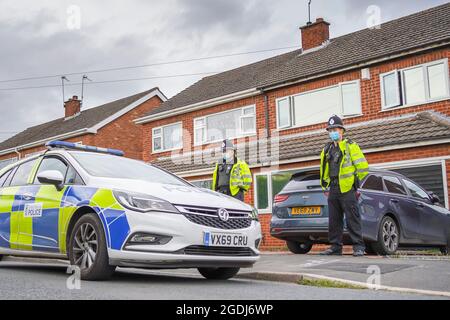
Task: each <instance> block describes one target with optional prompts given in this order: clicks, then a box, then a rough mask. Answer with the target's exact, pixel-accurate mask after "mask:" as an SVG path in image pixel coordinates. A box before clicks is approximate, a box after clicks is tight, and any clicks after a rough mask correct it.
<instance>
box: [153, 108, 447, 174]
mask: <svg viewBox="0 0 450 320" xmlns="http://www.w3.org/2000/svg"><path fill="white" fill-rule="evenodd" d="M346 137H347V138H350V139H352V140H354V141H355V142H357V143H358V144H359V146H360V147H361V149H362V150H363V151H364V150H366V149H369V148H377V147H386V146H393V145H400V144H406V143H415V142H418V141H420V142H424V141H430V140H441V139H450V118H449V117H446V116H444V115H442V114H440V113H436V112H434V111H424V112H420V113H418V114H409V115H405V116H402V117H398V118H391V119H380V120H376V121H370V122H366V123H360V124H354V125H353V126H350V127H348V128H347V131H346ZM328 141H329V138H328V135H327V134H326V132H325V131H324V132H316V133H313V134H306V135H305V134H303V135H298V136H291V137H280V141H279V145H278V147H275V148H274V151H273V152H271V150H270V149H271V146H270V144H266V143H265V141H258V142H256V143H247V144H246V145H245V152H244V153H245V156H244V157H242V158H243V159H245V160H246V161H247V162H248V163H249V164H250V165H252V164H253V165H261V164H262V163H265V162H267V161H268V160H270V161H277V160H279V161H282V160H291V159H298V158H305V157H314V156H315V157H318V156H319V154H320V152H321V150H322V148H323V147H324V145H325V144H326V143H327V142H328ZM238 150H240V149H239V148H238ZM266 150H268V151H267V152H266ZM242 151H243V150H242ZM210 153H211V151H210V150H209V151H204V154H205V155H206V156H205V158H204V159H206V160H209V161H199V159H202V158H201V156H196V157H195V159H196V161H193V160H192V155H191V154H188V155H186V156H181V157H180V158H176V160H174V159H171V158H170V157H165V158H160V159H158V160H157V161H154V162H153V163H154V164H156V165H158V166H160V167H163V168H165V169H167V170H169V171H171V172H174V173H180V172H188V171H192V170H203V169H205V170H206V169H211V170H212V163H214V162H215V161H217V158H218V157H219V156H220V152H217V154H216V156H208V155H209V154H210ZM258 154H262V155H264V156H262V157H260V159H256V157H255V155H258ZM266 155H267V156H266Z"/></svg>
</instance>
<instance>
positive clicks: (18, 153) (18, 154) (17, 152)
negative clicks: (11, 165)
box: [14, 148, 21, 160]
mask: <svg viewBox="0 0 450 320" xmlns="http://www.w3.org/2000/svg"><path fill="white" fill-rule="evenodd" d="M14 152H15V153H16V154H17V160H20V158H21V156H20V152H19V150H17V148H16V149H14Z"/></svg>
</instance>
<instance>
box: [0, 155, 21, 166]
mask: <svg viewBox="0 0 450 320" xmlns="http://www.w3.org/2000/svg"><path fill="white" fill-rule="evenodd" d="M14 162H17V157H14V158H9V159H4V160H0V169H3V168H4V167H6V166H9V165H10V164H12V163H14Z"/></svg>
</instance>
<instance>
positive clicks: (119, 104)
mask: <svg viewBox="0 0 450 320" xmlns="http://www.w3.org/2000/svg"><path fill="white" fill-rule="evenodd" d="M166 100H167V98H166V97H165V96H164V95H163V94H162V92H161V91H160V90H159V89H158V88H153V89H150V90H147V91H144V92H141V93H138V94H135V95H132V96H129V97H126V98H122V99H119V100H116V101H112V102H109V103H106V104H104V105H101V106H98V107H94V108H90V109H86V110H81V101H80V100H78V97H76V96H74V97H73V98H71V99H69V100H68V101H66V102H65V104H64V109H65V110H64V111H65V116H64V117H62V118H59V119H56V120H52V121H49V122H46V123H43V124H40V125H37V126H34V127H30V128H28V129H26V130H24V131H22V132H20V133H18V134H16V135H15V136H13V137H11V138H9V139H7V140H5V141H3V142H1V143H0V169H1V168H3V167H5V166H6V165H8V164H10V163H12V162H15V161H17V160H18V159H20V158H24V157H27V156H30V155H32V154H35V153H38V152H42V151H43V150H45V146H44V145H45V143H46V142H48V141H51V140H65V141H70V142H80V143H83V144H86V145H96V146H102V147H108V148H116V149H121V150H124V151H125V155H126V156H128V157H131V158H136V159H140V158H141V155H142V130H141V128H140V127H139V126H138V125H136V124H135V123H134V122H133V120H134V119H136V118H138V117H140V116H142V115H144V114H146V113H147V112H149V111H151V110H152V109H154V108H156V107H158V106H159V105H160V104H161V103H162V102H163V101H166Z"/></svg>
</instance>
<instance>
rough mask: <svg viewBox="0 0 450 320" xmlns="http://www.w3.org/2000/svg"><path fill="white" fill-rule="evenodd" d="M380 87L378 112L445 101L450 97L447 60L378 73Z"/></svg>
mask: <svg viewBox="0 0 450 320" xmlns="http://www.w3.org/2000/svg"><path fill="white" fill-rule="evenodd" d="M399 79H400V81H399ZM380 85H381V92H382V95H381V100H382V101H381V103H382V109H389V108H393V107H397V106H402V105H404V106H410V105H416V104H421V103H426V102H433V101H437V100H440V99H447V98H449V96H450V92H449V76H448V60H447V59H444V60H438V61H433V62H431V63H426V64H422V65H417V66H414V67H411V68H407V69H402V70H394V71H391V72H388V73H384V74H381V75H380Z"/></svg>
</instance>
